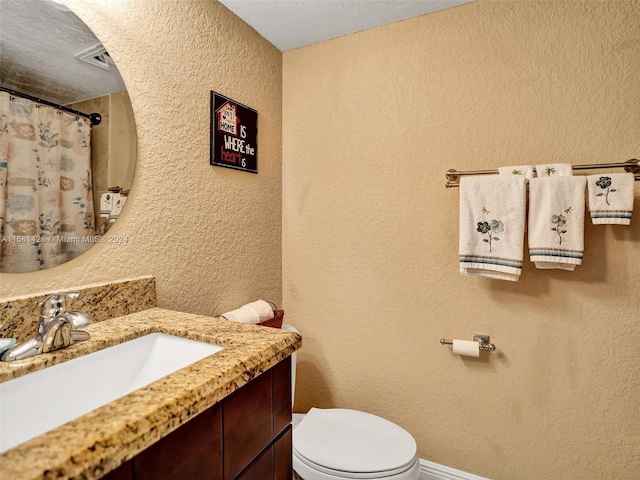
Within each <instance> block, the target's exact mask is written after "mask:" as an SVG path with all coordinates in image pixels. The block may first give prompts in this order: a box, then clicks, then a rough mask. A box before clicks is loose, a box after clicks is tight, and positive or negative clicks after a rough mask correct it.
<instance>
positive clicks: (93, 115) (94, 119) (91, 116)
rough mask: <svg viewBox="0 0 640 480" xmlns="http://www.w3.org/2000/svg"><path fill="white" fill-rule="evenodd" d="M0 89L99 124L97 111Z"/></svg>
mask: <svg viewBox="0 0 640 480" xmlns="http://www.w3.org/2000/svg"><path fill="white" fill-rule="evenodd" d="M0 91H3V92H7V93H8V94H10V95H15V96H16V97H22V98H26V99H27V100H31V101H32V102H36V103H41V104H43V105H48V106H49V107H53V108H55V109H58V110H62V111H64V112H68V113H72V114H74V115H80V116H81V117H84V118H88V119H89V121H90V122H91V125H100V122H101V121H102V116H101V115H100V114H99V113H90V114H87V113H82V112H79V111H78V110H73V109H72V108H69V107H65V106H64V105H58V104H57V103H53V102H49V101H47V100H43V99H41V98H38V97H34V96H33V95H29V94H27V93H22V92H18V91H16V90H12V89H10V88H6V87H2V86H0Z"/></svg>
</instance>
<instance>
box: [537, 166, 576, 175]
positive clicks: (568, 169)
mask: <svg viewBox="0 0 640 480" xmlns="http://www.w3.org/2000/svg"><path fill="white" fill-rule="evenodd" d="M536 175H537V176H538V178H543V177H544V178H546V177H573V167H572V166H571V164H570V163H549V164H543V165H536Z"/></svg>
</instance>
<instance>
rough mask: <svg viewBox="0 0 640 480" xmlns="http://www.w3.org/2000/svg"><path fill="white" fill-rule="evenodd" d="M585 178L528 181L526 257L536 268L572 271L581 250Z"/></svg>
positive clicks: (577, 262)
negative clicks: (527, 255) (527, 247)
mask: <svg viewBox="0 0 640 480" xmlns="http://www.w3.org/2000/svg"><path fill="white" fill-rule="evenodd" d="M586 181H587V179H586V177H583V176H582V177H552V178H532V179H531V180H530V181H529V257H530V259H531V261H532V262H534V263H535V264H536V268H542V269H552V268H558V269H562V270H574V269H575V268H576V265H580V264H581V263H582V253H583V251H584V208H585V202H584V201H585V183H586Z"/></svg>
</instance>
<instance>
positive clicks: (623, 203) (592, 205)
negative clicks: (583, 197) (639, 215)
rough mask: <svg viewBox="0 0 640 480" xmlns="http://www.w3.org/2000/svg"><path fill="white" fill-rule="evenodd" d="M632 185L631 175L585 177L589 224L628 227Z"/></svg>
mask: <svg viewBox="0 0 640 480" xmlns="http://www.w3.org/2000/svg"><path fill="white" fill-rule="evenodd" d="M634 183H635V177H634V175H633V173H612V174H607V175H589V176H587V186H588V190H589V212H590V214H591V222H592V223H593V224H594V225H603V224H611V225H630V224H631V212H633V186H634Z"/></svg>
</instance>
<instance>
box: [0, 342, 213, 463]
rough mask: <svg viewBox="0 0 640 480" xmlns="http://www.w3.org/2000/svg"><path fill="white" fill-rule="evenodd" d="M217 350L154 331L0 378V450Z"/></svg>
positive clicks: (208, 345)
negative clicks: (15, 376) (44, 366)
mask: <svg viewBox="0 0 640 480" xmlns="http://www.w3.org/2000/svg"><path fill="white" fill-rule="evenodd" d="M220 350H222V347H221V346H219V345H211V344H209V343H204V342H198V341H194V340H188V339H186V338H181V337H175V336H172V335H165V334H163V333H153V334H150V335H146V336H144V337H140V338H136V339H135V340H131V341H128V342H124V343H121V344H120V345H116V346H113V347H110V348H106V349H104V350H100V351H98V352H94V353H91V354H89V355H85V356H83V357H79V358H75V359H73V360H69V361H68V362H64V363H61V364H59V365H54V366H52V367H49V368H45V369H44V370H40V371H37V372H34V373H30V374H28V375H25V376H22V377H19V378H16V379H13V380H9V381H7V382H4V383H0V453H1V452H4V451H6V450H9V449H10V448H13V447H15V446H16V445H18V444H20V443H22V442H25V441H27V440H30V439H32V438H34V437H37V436H38V435H40V434H42V433H45V432H47V431H49V430H51V429H53V428H56V427H58V426H60V425H63V424H65V423H67V422H68V421H70V420H73V419H74V418H78V417H80V416H82V415H84V414H85V413H88V412H90V411H91V410H94V409H96V408H98V407H101V406H103V405H106V404H107V403H109V402H112V401H114V400H116V399H118V398H120V397H123V396H125V395H127V394H128V393H131V392H133V391H134V390H137V389H139V388H142V387H144V386H145V385H148V384H150V383H152V382H154V381H156V380H158V379H160V378H162V377H164V376H166V375H169V374H170V373H173V372H175V371H177V370H180V369H181V368H184V367H186V366H187V365H190V364H192V363H194V362H197V361H198V360H201V359H203V358H205V357H208V356H209V355H212V354H214V353H216V352H219V351H220Z"/></svg>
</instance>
